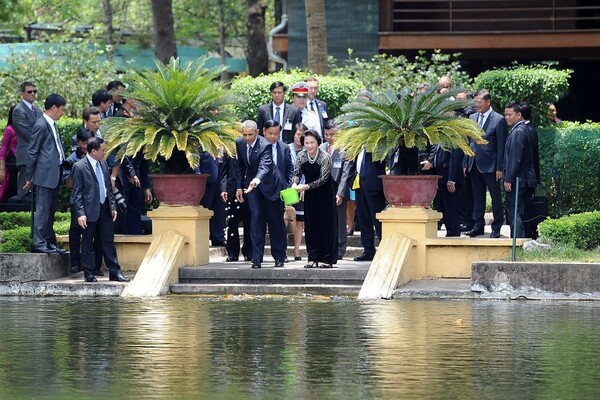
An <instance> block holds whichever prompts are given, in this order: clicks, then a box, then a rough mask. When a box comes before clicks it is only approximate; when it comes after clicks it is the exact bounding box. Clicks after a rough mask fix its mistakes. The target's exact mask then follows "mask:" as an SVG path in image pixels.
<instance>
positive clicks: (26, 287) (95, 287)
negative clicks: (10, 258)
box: [0, 279, 125, 297]
mask: <svg viewBox="0 0 600 400" xmlns="http://www.w3.org/2000/svg"><path fill="white" fill-rule="evenodd" d="M124 288H125V284H122V283H115V282H110V283H109V281H108V279H106V280H105V281H104V282H102V281H98V282H97V283H85V282H83V281H80V282H76V283H75V282H9V283H7V284H3V285H0V296H40V297H45V296H46V297H62V296H92V297H99V296H103V297H104V296H115V297H116V296H120V295H121V292H122V291H123V289H124Z"/></svg>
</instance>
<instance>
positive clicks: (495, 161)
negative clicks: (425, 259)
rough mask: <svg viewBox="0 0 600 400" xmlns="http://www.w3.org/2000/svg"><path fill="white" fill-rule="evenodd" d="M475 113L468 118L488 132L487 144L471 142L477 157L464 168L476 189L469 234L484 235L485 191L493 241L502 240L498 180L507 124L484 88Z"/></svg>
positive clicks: (501, 216) (471, 158)
mask: <svg viewBox="0 0 600 400" xmlns="http://www.w3.org/2000/svg"><path fill="white" fill-rule="evenodd" d="M474 98H475V100H474V104H475V109H476V110H477V112H476V113H474V114H472V115H471V116H470V117H469V118H471V119H472V120H473V121H475V122H477V123H478V124H479V126H481V128H482V129H483V131H484V132H485V135H484V136H483V137H484V139H485V140H487V141H488V143H487V144H477V143H475V141H472V140H471V149H473V152H474V153H475V156H474V157H468V158H466V159H465V164H464V167H465V168H466V171H467V173H468V174H470V178H471V186H472V188H473V229H471V230H470V231H468V232H467V235H468V236H470V237H475V236H479V235H483V228H484V226H485V219H484V213H485V191H486V188H487V190H489V192H490V196H491V197H492V211H493V213H494V221H493V222H492V233H491V234H490V237H491V238H498V237H500V228H501V227H502V224H503V222H504V217H503V211H502V193H501V191H500V184H499V181H500V180H501V179H502V169H503V164H504V146H505V144H506V131H507V128H506V121H505V120H504V118H503V117H502V115H500V114H498V113H497V112H495V111H494V110H493V109H492V101H491V97H490V92H489V91H488V90H487V89H481V90H479V91H478V92H477V93H475V97H474Z"/></svg>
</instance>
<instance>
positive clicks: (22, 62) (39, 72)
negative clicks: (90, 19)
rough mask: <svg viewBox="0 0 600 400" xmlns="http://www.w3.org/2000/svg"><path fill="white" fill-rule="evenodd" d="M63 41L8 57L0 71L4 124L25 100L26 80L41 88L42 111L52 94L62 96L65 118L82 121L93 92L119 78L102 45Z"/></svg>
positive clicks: (81, 41)
mask: <svg viewBox="0 0 600 400" xmlns="http://www.w3.org/2000/svg"><path fill="white" fill-rule="evenodd" d="M63 41H64V42H65V43H54V44H52V45H51V46H49V47H42V46H40V47H36V48H34V49H32V50H27V51H22V52H17V51H15V52H14V53H13V54H12V55H11V57H9V58H7V60H6V64H5V67H4V69H3V70H2V71H0V120H1V121H6V116H7V114H8V110H9V108H10V107H11V106H12V105H13V104H16V103H17V102H18V101H20V100H21V98H20V89H19V85H20V84H21V82H23V81H26V80H28V81H31V82H33V83H34V84H35V85H36V87H37V88H38V90H39V92H38V96H37V99H38V101H37V103H38V106H40V108H43V102H44V99H45V98H46V97H47V96H48V95H49V94H51V93H58V94H60V95H61V96H63V97H64V98H65V99H66V100H67V106H66V109H65V115H67V116H70V117H73V118H80V117H81V115H82V113H83V109H84V108H85V107H87V105H88V104H89V102H90V99H91V98H92V93H94V92H95V91H96V90H98V89H103V88H105V87H106V84H107V83H108V82H109V81H111V80H113V79H116V78H117V74H116V72H115V69H114V66H113V65H112V64H111V63H109V62H107V61H106V57H105V56H104V54H103V50H102V49H101V46H100V45H97V44H88V43H87V42H86V41H85V40H83V39H78V38H63ZM67 41H68V43H67Z"/></svg>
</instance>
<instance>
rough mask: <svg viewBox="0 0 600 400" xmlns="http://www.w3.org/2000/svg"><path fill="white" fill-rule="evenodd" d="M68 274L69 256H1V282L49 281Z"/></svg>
mask: <svg viewBox="0 0 600 400" xmlns="http://www.w3.org/2000/svg"><path fill="white" fill-rule="evenodd" d="M68 274H69V255H68V254H38V253H3V254H0V282H29V281H48V280H52V279H58V278H62V277H65V276H67V275H68Z"/></svg>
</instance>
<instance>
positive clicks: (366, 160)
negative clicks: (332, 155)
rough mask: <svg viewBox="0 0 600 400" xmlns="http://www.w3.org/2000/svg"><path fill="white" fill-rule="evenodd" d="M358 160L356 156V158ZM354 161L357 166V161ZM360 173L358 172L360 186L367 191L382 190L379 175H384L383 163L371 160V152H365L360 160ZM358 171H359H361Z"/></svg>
mask: <svg viewBox="0 0 600 400" xmlns="http://www.w3.org/2000/svg"><path fill="white" fill-rule="evenodd" d="M357 160H358V158H357ZM357 160H356V161H355V163H356V165H357V168H358V163H357ZM362 163H363V165H362V169H361V171H362V174H360V188H361V189H364V190H366V191H368V192H382V193H383V183H382V182H381V178H380V177H379V175H385V163H384V162H381V161H373V158H372V154H371V153H365V155H364V157H363V160H362ZM361 171H359V172H361Z"/></svg>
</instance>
